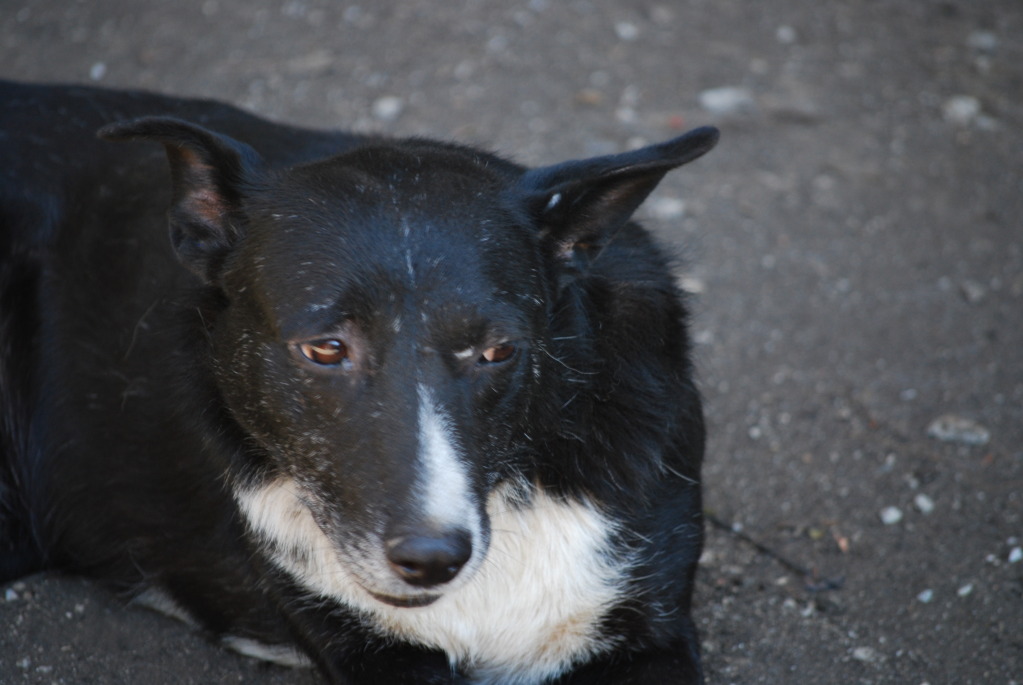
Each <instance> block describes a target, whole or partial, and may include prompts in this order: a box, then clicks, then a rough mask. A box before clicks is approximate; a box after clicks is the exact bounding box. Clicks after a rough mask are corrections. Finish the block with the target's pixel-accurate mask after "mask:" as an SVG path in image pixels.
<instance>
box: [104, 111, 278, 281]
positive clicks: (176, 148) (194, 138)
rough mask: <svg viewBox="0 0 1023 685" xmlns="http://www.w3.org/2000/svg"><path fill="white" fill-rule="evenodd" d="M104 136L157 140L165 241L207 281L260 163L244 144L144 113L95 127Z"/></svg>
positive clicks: (233, 236)
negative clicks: (168, 198) (167, 201)
mask: <svg viewBox="0 0 1023 685" xmlns="http://www.w3.org/2000/svg"><path fill="white" fill-rule="evenodd" d="M96 135H98V136H99V137H100V138H102V139H104V140H113V141H122V140H148V141H153V142H157V143H163V146H164V148H165V149H166V151H167V159H168V161H169V162H170V171H171V183H172V186H173V200H172V205H171V209H170V235H171V243H172V244H173V245H174V249H175V250H176V251H177V254H178V258H179V259H180V260H181V262H182V263H183V264H184V265H185V266H187V267H188V268H189V269H191V270H192V271H194V272H195V273H196V274H198V275H199V277H200V278H202V279H203V280H204V281H206V282H207V283H212V282H214V281H215V280H216V277H217V274H218V272H219V269H220V265H221V264H222V263H223V260H224V258H225V257H226V255H227V254H228V252H229V250H230V249H231V248H232V246H234V244H235V243H236V241H237V240H238V238H239V236H240V233H241V223H242V221H241V214H240V210H241V202H242V198H243V196H244V193H245V190H246V188H247V187H249V186H250V185H251V184H252V183H253V182H254V180H255V178H256V177H258V176H259V175H260V172H261V170H262V169H263V168H264V167H265V164H264V162H263V160H262V158H261V157H260V156H259V154H258V153H257V152H256V151H255V150H253V149H252V148H251V147H249V146H248V145H245V144H244V143H240V142H238V141H236V140H233V139H232V138H229V137H227V136H224V135H220V134H217V133H213V132H212V131H208V130H206V129H204V128H202V127H201V126H197V125H195V124H191V123H188V122H186V121H181V120H180V119H175V118H172V117H144V118H141V119H134V120H131V121H125V122H121V123H115V124H110V125H108V126H104V127H103V128H101V129H100V130H99V131H98V132H97V134H96Z"/></svg>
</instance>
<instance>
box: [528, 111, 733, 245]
mask: <svg viewBox="0 0 1023 685" xmlns="http://www.w3.org/2000/svg"><path fill="white" fill-rule="evenodd" d="M718 137H719V133H718V130H717V129H716V128H712V127H704V128H698V129H694V130H692V131H690V132H688V133H686V134H684V135H682V136H679V137H678V138H675V139H673V140H669V141H667V142H664V143H659V144H657V145H650V146H648V147H644V148H640V149H638V150H633V151H631V152H625V153H622V154H617V155H607V156H604V157H594V158H592V159H583V160H576V161H571V162H565V163H563V164H557V165H554V166H549V167H543V168H539V169H533V170H531V171H527V172H526V173H525V174H523V176H522V177H521V179H520V180H519V182H518V184H517V186H516V189H515V192H516V194H517V195H518V198H519V202H524V203H525V210H526V212H527V213H528V214H529V215H530V218H531V219H532V220H533V221H534V222H535V224H536V225H538V226H539V227H540V229H541V231H542V232H543V234H544V235H545V236H550V237H551V238H552V239H553V240H554V241H555V244H556V249H557V251H558V253H559V254H560V255H562V256H568V255H570V254H571V251H572V248H573V246H574V245H577V244H579V243H587V242H591V241H592V242H597V243H599V242H601V240H602V238H604V237H607V236H610V235H612V234H613V232H614V231H615V230H617V229H618V228H619V227H620V226H621V225H622V224H623V223H625V222H626V221H628V220H629V218H630V217H631V216H632V214H633V212H635V211H636V209H637V208H638V207H639V206H640V205H641V204H642V203H643V201H644V200H645V199H646V198H647V196H648V195H649V194H650V192H651V191H653V189H654V188H655V187H657V184H658V183H660V182H661V179H662V178H664V175H665V174H667V173H668V172H669V171H671V170H672V169H674V168H676V167H680V166H682V165H683V164H686V163H687V162H691V161H693V160H695V159H697V158H699V157H702V156H703V155H704V154H706V153H707V152H709V151H710V150H711V149H712V148H713V147H714V146H715V145H716V144H717V142H718ZM520 206H521V205H520Z"/></svg>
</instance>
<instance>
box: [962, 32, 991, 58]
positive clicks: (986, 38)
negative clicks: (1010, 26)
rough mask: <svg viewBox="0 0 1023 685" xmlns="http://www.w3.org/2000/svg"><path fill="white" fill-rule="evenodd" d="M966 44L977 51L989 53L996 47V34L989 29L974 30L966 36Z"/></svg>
mask: <svg viewBox="0 0 1023 685" xmlns="http://www.w3.org/2000/svg"><path fill="white" fill-rule="evenodd" d="M966 44H967V45H968V46H969V47H971V48H973V49H974V50H976V51H977V52H985V53H988V54H990V53H992V52H994V51H995V50H997V49H998V36H996V35H995V34H993V33H991V32H990V31H974V32H973V33H971V34H970V35H969V36H967V37H966Z"/></svg>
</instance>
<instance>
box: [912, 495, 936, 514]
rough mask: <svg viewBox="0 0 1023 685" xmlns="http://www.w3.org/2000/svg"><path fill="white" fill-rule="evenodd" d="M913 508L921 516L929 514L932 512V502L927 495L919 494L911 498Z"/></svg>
mask: <svg viewBox="0 0 1023 685" xmlns="http://www.w3.org/2000/svg"><path fill="white" fill-rule="evenodd" d="M913 506H915V507H916V509H917V511H919V512H920V513H921V514H930V513H931V512H933V511H934V500H933V499H931V498H930V497H928V496H927V495H925V494H923V493H920V494H919V495H917V496H916V497H914V498H913Z"/></svg>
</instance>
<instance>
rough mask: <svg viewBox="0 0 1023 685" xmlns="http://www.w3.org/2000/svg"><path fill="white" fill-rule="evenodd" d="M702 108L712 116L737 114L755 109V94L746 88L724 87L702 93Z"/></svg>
mask: <svg viewBox="0 0 1023 685" xmlns="http://www.w3.org/2000/svg"><path fill="white" fill-rule="evenodd" d="M699 98H700V106H701V107H703V108H704V109H705V110H707V111H708V112H711V113H712V114H735V113H737V112H743V111H746V110H750V109H753V107H754V105H755V103H754V101H753V94H752V93H750V91H749V90H747V89H746V88H739V87H736V86H722V87H720V88H709V89H707V90H705V91H703V92H701V93H700V96H699Z"/></svg>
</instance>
